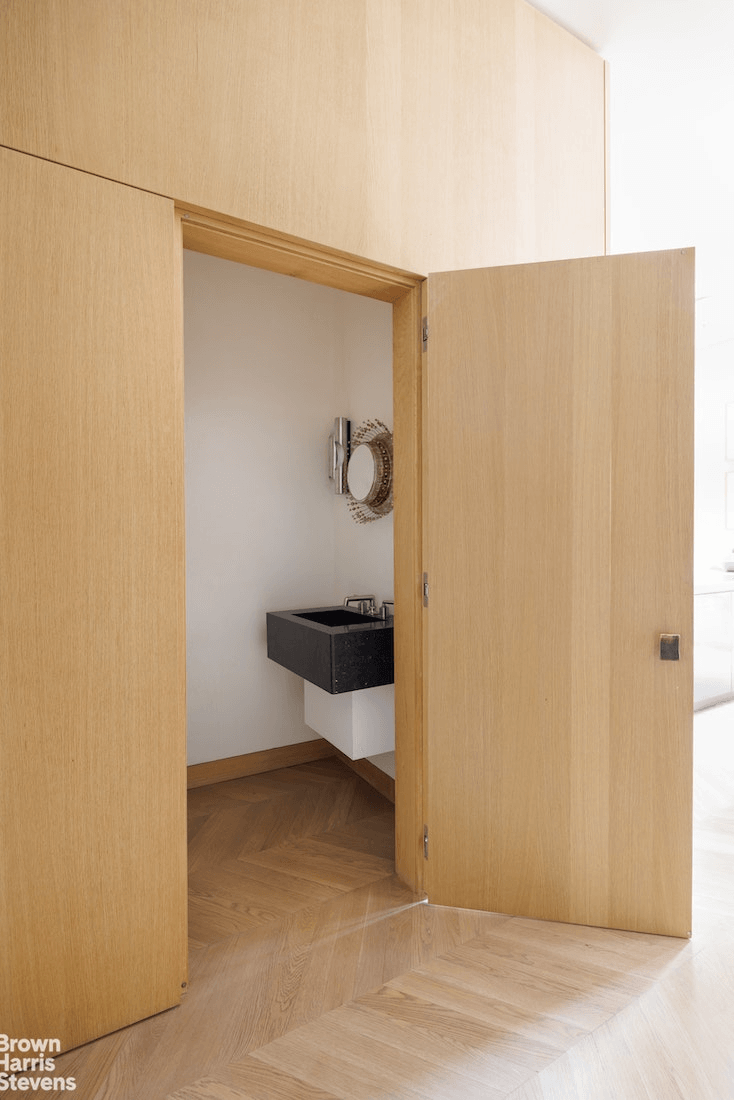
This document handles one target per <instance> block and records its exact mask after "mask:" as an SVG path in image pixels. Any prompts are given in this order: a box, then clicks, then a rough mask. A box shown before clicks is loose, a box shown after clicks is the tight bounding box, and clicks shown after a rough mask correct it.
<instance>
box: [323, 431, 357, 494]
mask: <svg viewBox="0 0 734 1100" xmlns="http://www.w3.org/2000/svg"><path fill="white" fill-rule="evenodd" d="M350 434H351V421H350V420H347V418H346V416H337V417H336V419H335V420H334V430H333V431H332V433H331V435H330V436H329V451H328V457H329V477H330V478H331V480H332V481H333V482H334V492H335V493H339V494H342V493H346V492H347V466H348V463H349V450H350V446H349V444H350Z"/></svg>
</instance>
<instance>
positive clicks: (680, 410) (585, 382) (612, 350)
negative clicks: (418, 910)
mask: <svg viewBox="0 0 734 1100" xmlns="http://www.w3.org/2000/svg"><path fill="white" fill-rule="evenodd" d="M693 262H694V257H693V251H692V250H685V251H674V252H662V253H651V254H645V255H629V256H608V257H598V258H591V259H581V260H573V261H563V262H557V263H545V264H534V265H520V266H516V267H505V268H496V269H487V270H474V271H461V272H452V273H446V274H440V275H434V276H431V277H430V278H429V281H428V288H429V289H428V302H429V306H428V322H429V337H428V349H427V380H426V390H425V405H424V447H425V470H424V478H425V483H424V484H425V488H424V518H425V526H424V532H425V534H424V540H425V541H424V560H425V569H426V571H427V574H428V583H429V601H428V606H427V608H426V609H425V611H424V629H425V635H424V644H425V661H426V663H425V672H426V675H425V718H426V726H425V737H426V742H425V744H426V773H425V774H426V788H425V819H426V824H427V827H428V857H427V861H426V864H425V885H426V892H427V894H428V898H429V900H430V901H432V902H436V903H441V904H450V905H457V906H466V907H469V908H478V909H486V910H492V911H497V912H503V913H512V914H520V915H525V916H530V917H538V918H545V919H550V920H559V921H568V922H572V923H580V924H591V925H600V926H607V927H613V928H625V929H633V930H638V931H645V932H656V933H665V934H669V935H676V936H685V935H687V934H688V933H689V932H690V928H691V830H692V822H691V800H692V512H693V317H694V291H693ZM667 633H670V634H677V635H680V659H679V660H677V661H676V660H661V657H660V635H661V634H667Z"/></svg>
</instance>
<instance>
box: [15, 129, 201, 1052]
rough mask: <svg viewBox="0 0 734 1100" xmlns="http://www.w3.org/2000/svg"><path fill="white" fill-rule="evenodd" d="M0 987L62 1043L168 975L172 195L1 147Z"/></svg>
mask: <svg viewBox="0 0 734 1100" xmlns="http://www.w3.org/2000/svg"><path fill="white" fill-rule="evenodd" d="M0 192H1V193H2V201H1V202H0V252H1V256H0V303H2V314H3V315H2V323H1V324H0V433H1V434H0V514H1V519H0V769H1V772H2V779H1V781H0V878H1V881H0V942H1V943H2V950H1V951H0V960H1V961H0V1002H1V1003H2V1024H1V1025H0V1026H1V1027H2V1030H3V1032H5V1033H6V1034H8V1035H9V1036H11V1037H12V1036H15V1037H24V1038H39V1039H41V1038H58V1039H59V1040H60V1043H61V1046H62V1048H63V1049H67V1048H69V1047H72V1046H76V1045H78V1044H80V1043H84V1042H86V1041H87V1040H89V1039H92V1038H94V1037H95V1036H98V1035H100V1034H102V1033H104V1032H108V1031H112V1030H114V1029H116V1028H120V1027H122V1026H123V1025H125V1024H129V1023H131V1022H132V1021H134V1020H137V1019H139V1018H141V1017H144V1016H149V1015H151V1014H153V1013H156V1012H159V1011H161V1010H162V1009H165V1008H168V1007H170V1006H171V1005H173V1004H175V1003H177V1002H178V1000H179V999H180V996H181V993H182V983H184V982H185V980H186V864H185V859H186V849H185V844H186V834H185V733H184V731H185V710H184V669H185V635H184V620H183V593H184V557H183V446H182V438H183V382H182V341H181V293H180V289H181V288H180V265H181V244H180V229H179V228H178V227H177V224H176V221H175V218H174V212H173V206H172V203H170V202H168V201H167V200H163V199H161V198H158V197H156V196H153V195H149V194H145V193H142V192H138V191H135V190H133V189H131V188H128V187H123V186H120V185H117V184H113V183H110V182H108V181H106V180H103V179H99V178H96V177H93V176H87V175H84V174H83V173H79V172H75V171H72V170H70V169H67V168H64V167H61V166H59V165H55V164H51V163H49V162H47V161H43V160H39V159H36V158H33V157H29V156H25V155H23V154H20V153H15V152H12V151H9V150H6V149H0Z"/></svg>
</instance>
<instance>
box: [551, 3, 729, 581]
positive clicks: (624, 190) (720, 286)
mask: <svg viewBox="0 0 734 1100" xmlns="http://www.w3.org/2000/svg"><path fill="white" fill-rule="evenodd" d="M534 2H535V0H534ZM535 6H536V7H539V8H541V9H542V10H544V11H546V12H547V13H548V14H550V15H551V16H552V17H554V18H556V19H557V20H558V21H559V22H561V23H563V24H564V25H566V26H567V27H568V28H569V29H570V30H572V31H575V32H576V33H577V34H579V36H580V37H582V38H584V39H585V40H586V41H588V42H589V43H590V44H591V45H593V46H594V48H596V49H597V50H598V51H599V52H600V53H601V54H602V56H603V57H605V58H606V59H607V60H608V61H609V63H610V67H611V96H610V122H611V196H612V204H611V215H612V217H611V223H612V236H611V251H613V252H632V251H642V250H646V249H651V250H652V249H663V248H677V247H681V246H687V245H695V248H696V298H697V303H696V311H697V318H696V522H695V550H696V555H695V556H696V571H697V573H698V574H699V575H700V574H701V573H702V572H703V571H705V570H706V569H709V568H710V567H712V566H717V565H719V564H720V562H721V560H722V558H723V557H724V555H725V553H727V551H729V550H730V549H731V547H732V546H734V530H727V529H726V527H725V518H724V473H725V471H726V470H734V463H729V464H727V463H726V462H725V452H724V407H725V405H726V403H727V402H734V308H733V303H734V186H733V184H732V181H733V180H734V152H733V144H732V134H734V61H733V58H734V3H733V2H732V0H537V2H535ZM661 445H664V441H661Z"/></svg>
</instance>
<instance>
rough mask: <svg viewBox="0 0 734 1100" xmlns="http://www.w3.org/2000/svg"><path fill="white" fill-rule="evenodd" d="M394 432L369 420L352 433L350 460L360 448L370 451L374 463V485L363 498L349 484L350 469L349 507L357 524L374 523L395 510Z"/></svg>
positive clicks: (380, 422) (381, 423)
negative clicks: (355, 493)
mask: <svg viewBox="0 0 734 1100" xmlns="http://www.w3.org/2000/svg"><path fill="white" fill-rule="evenodd" d="M392 443H393V441H392V432H391V431H390V429H389V428H388V426H387V425H386V424H383V422H382V421H381V420H366V421H365V422H364V423H363V424H360V426H359V427H358V428H357V430H356V431H355V432H354V433H353V434H352V437H351V446H350V458H349V461H350V462H351V461H352V458H353V456H354V453H355V451H356V450H357V448H358V447H365V448H367V449H368V450H369V453H370V455H371V456H372V460H373V464H374V473H373V477H372V484H371V485H370V486H369V488H368V489H367V491H366V493H365V494H364V495H362V496H360V497H359V498H357V497H355V496H354V494H353V492H352V486H350V485H349V467H347V494H346V496H347V505H348V507H349V512H350V514H351V516H352V519H353V520H354V521H355V523H372V522H373V521H374V520H376V519H380V517H381V516H386V515H388V514H389V513H390V512H391V511H392V506H393V445H392Z"/></svg>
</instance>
